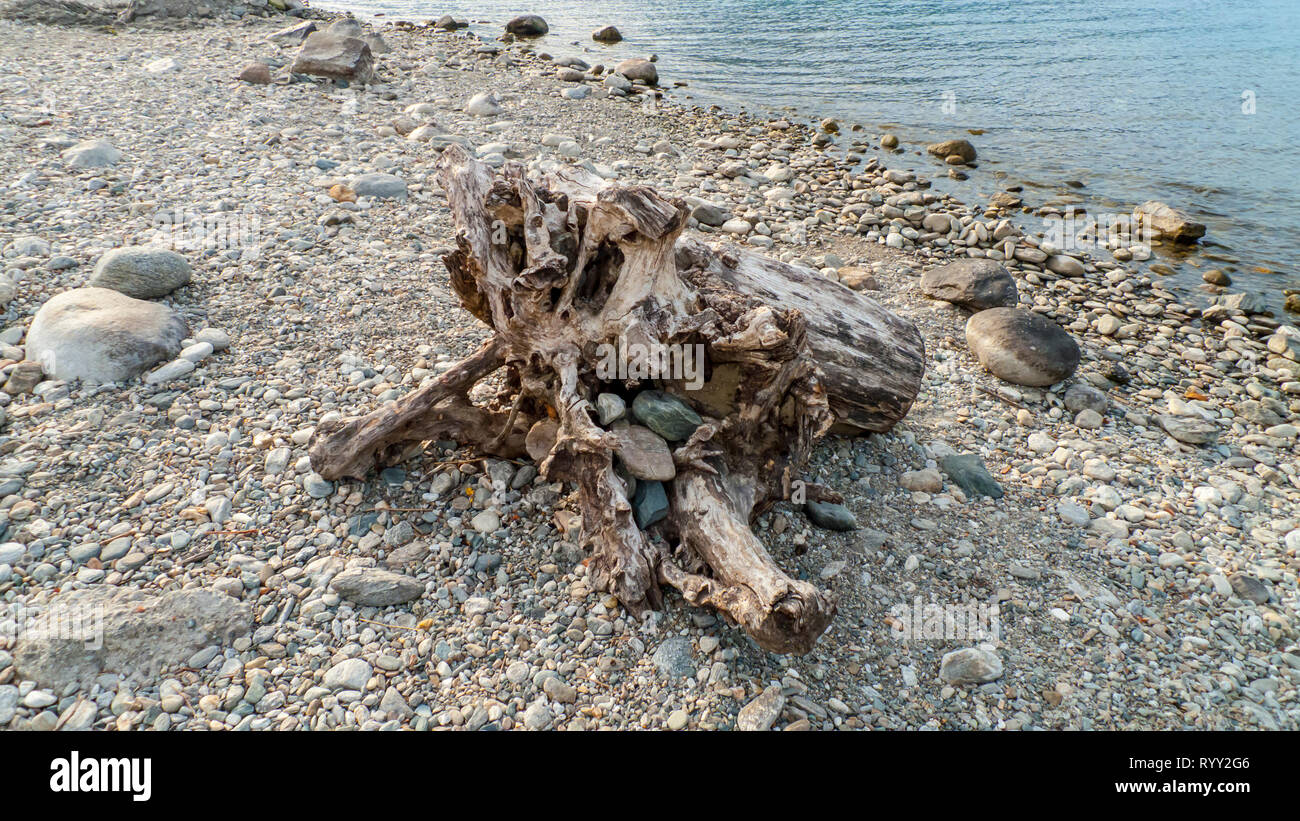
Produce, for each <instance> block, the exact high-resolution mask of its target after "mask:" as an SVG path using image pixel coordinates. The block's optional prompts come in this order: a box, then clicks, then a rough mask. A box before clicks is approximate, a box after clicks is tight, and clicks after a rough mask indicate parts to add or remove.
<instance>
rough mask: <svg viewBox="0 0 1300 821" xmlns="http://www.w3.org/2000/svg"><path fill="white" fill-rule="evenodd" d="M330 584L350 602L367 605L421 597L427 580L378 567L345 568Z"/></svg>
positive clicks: (396, 602) (387, 603)
mask: <svg viewBox="0 0 1300 821" xmlns="http://www.w3.org/2000/svg"><path fill="white" fill-rule="evenodd" d="M330 586H331V587H332V588H334V592H336V593H338V594H339V595H340V596H342V597H343V598H345V599H347V600H348V601H351V602H356V603H357V604H360V605H365V606H367V607H388V606H389V605H393V604H402V603H404V602H408V601H411V600H412V599H418V598H419V597H420V596H421V594H423V593H424V582H422V581H419V580H418V579H413V578H411V577H410V576H406V575H403V574H401V573H394V572H392V571H391V570H381V569H379V568H377V567H353V568H349V569H348V570H344V571H343V572H342V573H340V574H338V575H337V576H335V577H334V581H333V582H331V583H330Z"/></svg>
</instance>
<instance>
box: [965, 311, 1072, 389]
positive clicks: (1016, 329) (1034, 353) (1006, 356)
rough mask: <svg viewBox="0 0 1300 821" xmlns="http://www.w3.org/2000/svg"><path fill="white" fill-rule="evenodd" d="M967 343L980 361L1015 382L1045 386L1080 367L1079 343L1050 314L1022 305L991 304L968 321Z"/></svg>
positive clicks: (1001, 377) (1066, 377)
mask: <svg viewBox="0 0 1300 821" xmlns="http://www.w3.org/2000/svg"><path fill="white" fill-rule="evenodd" d="M966 344H967V345H969V346H970V349H971V353H973V354H975V357H976V358H977V359H979V361H980V364H982V365H983V366H984V367H985V368H987V369H988V370H989V372H990V373H992V374H993V375H994V376H996V377H998V378H999V379H1005V380H1006V381H1008V382H1011V383H1014V384H1016V385H1028V386H1031V387H1046V386H1047V385H1052V384H1055V383H1057V382H1060V381H1061V380H1063V379H1068V378H1069V377H1070V376H1072V375H1073V374H1074V372H1075V370H1076V369H1077V368H1078V367H1079V358H1080V352H1079V344H1078V343H1077V342H1075V341H1074V338H1073V337H1072V336H1070V335H1069V334H1068V333H1066V331H1065V330H1064V329H1063V328H1061V326H1060V325H1057V324H1056V323H1055V322H1053V321H1052V320H1050V319H1048V318H1047V317H1044V316H1041V315H1040V314H1037V313H1035V312H1033V311H1026V310H1022V309H1020V308H990V309H988V310H987V311H980V312H979V313H977V314H975V315H974V316H972V317H971V318H970V319H969V320H967V322H966Z"/></svg>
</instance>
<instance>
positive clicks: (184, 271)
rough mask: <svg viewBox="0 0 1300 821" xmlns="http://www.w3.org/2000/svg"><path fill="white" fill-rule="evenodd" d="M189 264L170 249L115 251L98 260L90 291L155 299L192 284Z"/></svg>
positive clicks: (139, 248) (146, 246)
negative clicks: (97, 290) (94, 289)
mask: <svg viewBox="0 0 1300 821" xmlns="http://www.w3.org/2000/svg"><path fill="white" fill-rule="evenodd" d="M190 276H191V269H190V263H189V260H187V259H185V257H183V256H181V255H180V254H178V253H176V252H175V251H173V250H171V249H169V248H161V247H157V246H150V245H139V246H132V247H129V248H114V249H113V250H111V251H109V252H108V253H106V254H104V255H103V256H102V257H100V258H99V261H98V262H96V263H95V270H94V272H93V273H91V275H90V279H88V280H87V281H86V286H87V287H89V288H112V289H113V290H114V291H117V292H118V293H122V294H126V295H127V296H129V297H135V298H136V299H156V298H157V297H160V296H166V295H167V294H170V293H171V292H172V291H175V290H176V289H177V288H180V287H182V286H185V285H188V284H190Z"/></svg>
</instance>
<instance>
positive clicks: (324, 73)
mask: <svg viewBox="0 0 1300 821" xmlns="http://www.w3.org/2000/svg"><path fill="white" fill-rule="evenodd" d="M291 71H292V72H293V73H294V74H312V75H315V76H317V77H330V78H332V79H335V80H356V81H358V82H362V83H364V82H369V81H370V79H371V78H372V77H373V76H374V71H375V58H374V56H373V55H372V54H371V52H370V46H368V45H366V42H365V41H364V40H361V39H359V38H357V37H347V36H343V35H340V34H336V33H334V32H330V31H315V32H312V33H311V34H309V35H308V36H307V39H306V40H304V41H303V44H302V48H301V49H300V50H299V51H298V56H297V57H296V58H294V61H293V67H292V69H291Z"/></svg>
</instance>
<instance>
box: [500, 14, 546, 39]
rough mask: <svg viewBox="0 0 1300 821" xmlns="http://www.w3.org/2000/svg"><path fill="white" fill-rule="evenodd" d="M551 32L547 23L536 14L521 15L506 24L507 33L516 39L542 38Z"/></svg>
mask: <svg viewBox="0 0 1300 821" xmlns="http://www.w3.org/2000/svg"><path fill="white" fill-rule="evenodd" d="M550 30H551V27H550V26H548V25H546V21H545V20H543V19H542V18H541V17H539V16H537V15H536V14H521V15H519V16H518V17H516V18H514V19H513V20H511V21H510V22H509V23H506V31H508V32H510V33H511V34H513V35H514V36H516V37H541V36H542V35H543V34H545V33H546V32H548V31H550Z"/></svg>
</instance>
